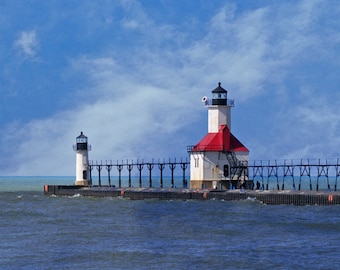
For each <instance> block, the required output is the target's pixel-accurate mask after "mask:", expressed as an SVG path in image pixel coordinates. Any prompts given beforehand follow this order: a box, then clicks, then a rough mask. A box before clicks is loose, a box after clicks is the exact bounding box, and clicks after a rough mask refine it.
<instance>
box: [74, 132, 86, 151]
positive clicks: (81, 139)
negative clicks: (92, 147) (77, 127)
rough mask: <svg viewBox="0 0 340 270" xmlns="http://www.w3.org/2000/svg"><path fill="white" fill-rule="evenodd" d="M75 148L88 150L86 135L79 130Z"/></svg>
mask: <svg viewBox="0 0 340 270" xmlns="http://www.w3.org/2000/svg"><path fill="white" fill-rule="evenodd" d="M76 142H77V150H88V149H87V137H86V136H85V135H84V134H83V132H80V135H79V136H78V137H77V138H76Z"/></svg>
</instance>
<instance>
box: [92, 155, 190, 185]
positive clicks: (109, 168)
mask: <svg viewBox="0 0 340 270" xmlns="http://www.w3.org/2000/svg"><path fill="white" fill-rule="evenodd" d="M188 165H189V162H188V161H187V159H185V161H183V160H182V159H181V160H180V161H176V159H174V160H171V159H168V161H165V160H164V159H163V161H161V160H158V161H154V160H152V161H149V162H146V161H144V160H137V161H136V162H134V161H129V160H126V161H117V162H116V163H113V162H112V161H107V160H106V161H105V162H103V161H95V162H94V161H90V164H89V169H90V174H91V176H90V177H91V180H92V183H93V182H94V179H93V176H94V173H93V171H94V169H95V171H97V173H98V174H97V175H98V185H99V186H102V185H103V183H102V181H103V180H104V179H103V175H102V170H103V169H105V171H106V172H107V178H106V180H107V185H108V186H116V185H115V184H114V183H117V186H118V187H122V181H123V179H124V180H127V182H128V184H127V185H128V187H132V186H133V181H134V182H135V180H136V179H138V183H136V184H137V186H138V187H145V181H148V187H154V186H155V185H157V186H159V187H160V188H163V187H165V186H169V185H168V184H170V187H176V180H178V178H179V176H178V174H182V176H181V185H182V187H183V188H187V187H188V180H187V178H186V170H187V168H188ZM133 169H137V173H136V170H134V171H133ZM145 170H146V171H147V174H148V176H145ZM114 172H116V173H117V174H118V175H115V173H114ZM143 172H144V174H143ZM166 173H167V175H166ZM168 176H170V179H168ZM104 178H105V177H104ZM117 178H118V179H117ZM126 178H127V179H126ZM117 180H118V181H117ZM104 181H105V180H104ZM165 181H169V182H170V183H165ZM104 185H106V184H104Z"/></svg>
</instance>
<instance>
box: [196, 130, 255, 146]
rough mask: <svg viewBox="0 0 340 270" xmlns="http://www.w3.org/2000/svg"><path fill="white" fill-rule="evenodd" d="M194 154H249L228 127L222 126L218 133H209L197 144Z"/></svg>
mask: <svg viewBox="0 0 340 270" xmlns="http://www.w3.org/2000/svg"><path fill="white" fill-rule="evenodd" d="M191 151H192V152H216V151H221V152H229V151H232V152H249V150H248V148H247V147H245V146H244V145H243V144H242V143H241V142H240V141H239V140H238V139H237V138H236V137H235V136H234V135H233V134H231V132H230V129H229V128H228V126H227V125H221V127H220V129H219V131H218V132H217V133H208V134H207V135H205V136H204V138H203V139H202V140H201V141H200V142H199V143H198V144H196V145H195V146H194V147H193V149H192V150H191Z"/></svg>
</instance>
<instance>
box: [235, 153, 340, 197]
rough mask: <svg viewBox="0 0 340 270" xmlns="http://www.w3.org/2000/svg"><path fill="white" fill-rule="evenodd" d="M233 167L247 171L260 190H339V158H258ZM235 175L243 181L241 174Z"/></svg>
mask: <svg viewBox="0 0 340 270" xmlns="http://www.w3.org/2000/svg"><path fill="white" fill-rule="evenodd" d="M232 169H233V170H234V171H237V170H238V171H243V172H246V174H248V178H249V179H250V180H253V181H254V183H255V182H256V184H255V187H254V188H257V189H263V190H268V189H276V190H285V189H288V190H299V191H300V190H316V191H319V189H323V190H329V191H332V190H334V191H337V183H338V179H339V177H340V160H339V159H334V160H321V159H300V160H268V161H264V160H259V161H250V162H249V163H248V164H240V165H238V166H235V167H232ZM232 177H234V178H233V179H236V180H238V181H240V179H238V175H234V176H233V175H232Z"/></svg>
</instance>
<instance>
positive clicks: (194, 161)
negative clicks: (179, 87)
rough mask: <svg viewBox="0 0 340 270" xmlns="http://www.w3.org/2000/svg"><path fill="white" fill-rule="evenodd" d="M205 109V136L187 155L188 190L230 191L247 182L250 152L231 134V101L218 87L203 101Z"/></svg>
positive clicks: (219, 86)
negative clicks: (206, 129) (206, 117)
mask: <svg viewBox="0 0 340 270" xmlns="http://www.w3.org/2000/svg"><path fill="white" fill-rule="evenodd" d="M202 102H204V105H205V106H206V107H207V109H208V133H207V134H206V135H205V136H204V137H203V139H202V140H201V141H200V142H199V143H197V144H196V145H195V146H192V147H190V148H189V152H190V187H191V188H209V189H229V188H230V187H231V186H234V187H237V186H240V185H242V184H243V183H244V182H245V181H246V180H248V170H247V164H248V160H249V150H248V149H247V147H245V146H244V145H243V144H242V143H241V142H240V141H239V140H238V139H237V138H236V137H235V136H234V135H233V134H232V133H231V108H232V107H234V100H232V99H228V91H227V90H225V89H224V88H223V87H222V86H221V83H218V86H217V87H216V88H215V89H214V90H212V91H211V99H209V98H208V97H203V98H202Z"/></svg>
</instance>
